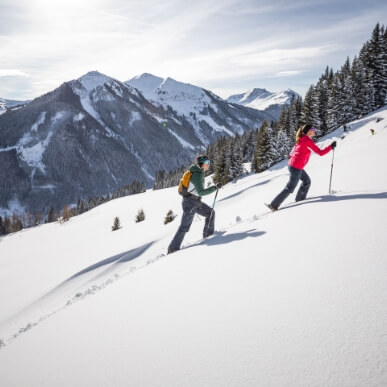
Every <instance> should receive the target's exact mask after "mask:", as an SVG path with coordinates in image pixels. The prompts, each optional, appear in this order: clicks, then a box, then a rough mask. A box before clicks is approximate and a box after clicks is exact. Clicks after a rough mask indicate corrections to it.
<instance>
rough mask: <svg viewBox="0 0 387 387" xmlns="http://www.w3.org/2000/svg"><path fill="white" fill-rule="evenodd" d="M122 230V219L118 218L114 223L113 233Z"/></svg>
mask: <svg viewBox="0 0 387 387" xmlns="http://www.w3.org/2000/svg"><path fill="white" fill-rule="evenodd" d="M120 228H121V222H120V218H119V217H118V216H116V217H115V218H114V221H113V226H112V231H117V230H119V229H120Z"/></svg>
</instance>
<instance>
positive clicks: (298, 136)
mask: <svg viewBox="0 0 387 387" xmlns="http://www.w3.org/2000/svg"><path fill="white" fill-rule="evenodd" d="M312 127H313V126H312V125H310V124H305V125H303V126H301V127H300V128H299V129H298V130H297V133H296V144H298V142H299V141H300V140H301V137H302V135H303V134H306V133H308V132H309V130H310V129H312Z"/></svg>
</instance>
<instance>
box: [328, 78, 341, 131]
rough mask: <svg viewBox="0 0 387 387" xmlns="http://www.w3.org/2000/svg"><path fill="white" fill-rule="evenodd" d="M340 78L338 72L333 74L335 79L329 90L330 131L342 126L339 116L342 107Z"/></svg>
mask: <svg viewBox="0 0 387 387" xmlns="http://www.w3.org/2000/svg"><path fill="white" fill-rule="evenodd" d="M340 88H341V83H340V78H339V76H338V74H337V73H336V74H335V75H334V76H333V81H332V84H331V87H330V88H329V90H328V108H327V125H328V131H329V132H331V131H332V130H334V129H336V128H337V127H338V126H340V124H339V122H340V117H339V111H338V109H340V101H339V97H340V93H339V91H340Z"/></svg>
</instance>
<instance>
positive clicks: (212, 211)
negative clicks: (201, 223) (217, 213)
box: [210, 188, 219, 221]
mask: <svg viewBox="0 0 387 387" xmlns="http://www.w3.org/2000/svg"><path fill="white" fill-rule="evenodd" d="M218 192H219V188H217V189H216V194H215V197H214V203H213V204H212V208H211V215H210V221H211V219H212V214H213V213H214V207H215V202H216V198H217V196H218Z"/></svg>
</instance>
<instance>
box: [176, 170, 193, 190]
mask: <svg viewBox="0 0 387 387" xmlns="http://www.w3.org/2000/svg"><path fill="white" fill-rule="evenodd" d="M191 176H192V172H191V171H185V172H184V175H183V177H182V178H181V179H180V183H179V188H178V189H177V190H178V192H179V194H180V195H181V196H187V195H188V193H189V192H188V186H189V182H190V180H191Z"/></svg>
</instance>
